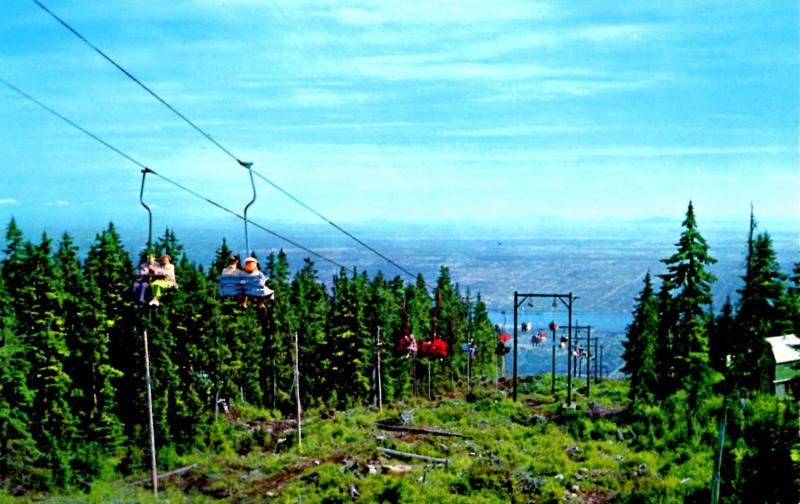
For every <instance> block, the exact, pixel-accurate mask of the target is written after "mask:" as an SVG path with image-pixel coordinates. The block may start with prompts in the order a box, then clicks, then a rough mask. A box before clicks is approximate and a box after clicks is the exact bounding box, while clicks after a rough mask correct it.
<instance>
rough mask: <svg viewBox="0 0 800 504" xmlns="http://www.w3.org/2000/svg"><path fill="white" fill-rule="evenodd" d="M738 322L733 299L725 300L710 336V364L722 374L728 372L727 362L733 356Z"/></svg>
mask: <svg viewBox="0 0 800 504" xmlns="http://www.w3.org/2000/svg"><path fill="white" fill-rule="evenodd" d="M736 330H737V329H736V321H735V319H734V315H733V303H731V297H730V296H727V297H726V298H725V304H723V305H722V312H720V314H719V315H717V316H716V317H715V318H714V326H713V329H712V330H711V331H710V334H709V342H708V344H709V362H710V364H711V366H712V367H713V368H714V369H716V370H717V371H719V372H721V373H725V372H726V371H727V360H728V358H729V356H731V355H733V347H732V345H733V340H734V338H735V335H736Z"/></svg>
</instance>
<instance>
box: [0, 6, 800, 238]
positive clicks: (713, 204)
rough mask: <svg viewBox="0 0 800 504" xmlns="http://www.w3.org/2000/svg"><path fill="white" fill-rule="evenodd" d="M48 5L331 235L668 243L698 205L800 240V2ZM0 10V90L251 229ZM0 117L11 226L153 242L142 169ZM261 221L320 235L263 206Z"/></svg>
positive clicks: (202, 172) (200, 214) (239, 194)
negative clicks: (351, 227)
mask: <svg viewBox="0 0 800 504" xmlns="http://www.w3.org/2000/svg"><path fill="white" fill-rule="evenodd" d="M45 3H46V4H47V5H48V6H49V7H50V8H51V9H53V10H54V11H55V12H56V13H57V14H58V15H60V16H61V17H63V18H64V19H65V20H66V21H67V22H69V23H71V24H72V25H73V26H74V27H75V28H77V29H78V30H79V31H81V32H82V33H83V34H84V35H85V36H86V37H87V38H88V39H89V40H91V41H92V42H94V43H95V44H97V45H98V46H99V47H101V48H102V49H103V50H104V51H106V52H107V53H108V54H109V55H111V56H112V57H113V58H115V59H116V60H117V61H118V62H120V63H121V64H122V65H123V66H125V67H126V68H127V69H128V70H130V71H131V72H132V73H133V74H134V75H136V76H137V77H139V78H140V79H141V80H143V81H144V82H145V83H147V84H148V85H149V86H151V87H152V88H153V89H154V90H155V91H156V92H158V93H159V94H160V95H161V96H163V97H164V98H165V99H166V100H167V101H169V102H170V103H171V104H173V105H174V106H175V107H176V108H177V109H179V110H181V111H182V112H183V113H184V114H186V115H187V116H188V117H190V118H192V119H193V120H194V121H195V122H196V123H197V124H199V125H200V126H201V127H202V128H204V129H205V130H206V131H208V132H209V133H210V134H211V135H212V136H214V138H216V139H217V140H219V141H220V142H221V143H222V144H223V145H225V146H226V147H227V148H229V149H230V150H232V151H233V152H234V153H235V154H236V155H238V156H239V157H240V158H242V159H245V160H251V161H253V162H254V163H255V164H254V167H255V168H256V169H258V170H259V171H260V172H261V173H263V174H265V175H267V176H269V177H270V178H272V179H273V180H274V181H275V182H277V183H278V184H280V185H282V186H283V187H284V188H285V189H287V190H288V191H290V192H292V193H293V194H295V195H296V196H298V197H300V198H301V199H303V200H304V201H306V202H307V203H309V204H311V205H312V206H314V207H315V208H317V209H318V210H319V211H321V212H322V213H324V214H326V215H327V216H329V217H330V218H332V219H333V220H336V221H340V222H343V223H354V222H362V221H372V220H378V221H398V222H411V223H415V222H425V223H431V222H439V221H442V222H453V221H458V222H460V223H462V224H463V223H470V222H475V223H484V224H486V223H489V224H491V223H492V222H495V221H499V220H514V219H523V220H525V221H526V222H528V223H529V224H530V223H533V225H535V223H536V222H538V221H537V219H554V218H558V219H569V220H579V221H597V220H627V219H653V218H671V219H672V218H674V219H680V218H681V217H682V216H683V214H684V212H685V209H686V204H687V202H688V201H689V200H690V199H692V200H693V201H694V203H695V206H696V209H697V213H698V216H699V218H700V221H701V225H702V223H703V221H731V222H734V223H735V224H736V225H739V226H743V228H742V229H744V226H746V222H747V218H748V213H749V205H750V202H751V201H752V202H753V203H754V205H755V208H756V212H757V215H758V217H759V220H760V221H761V222H762V224H763V226H764V227H767V228H769V227H770V226H775V227H778V226H782V227H784V228H786V227H789V228H790V229H791V228H794V229H797V222H798V218H799V216H800V201H799V198H800V196H799V194H800V173H799V172H800V170H799V169H798V24H799V23H798V4H797V2H795V1H779V2H769V1H764V2H762V1H759V2H755V1H753V2H722V1H719V2H717V1H709V2H675V3H672V2H651V1H641V2H638V1H631V2H613V3H610V4H604V3H595V2H557V1H554V2H535V1H529V0H526V1H516V0H509V1H492V2H487V1H472V0H462V1H452V0H445V1H439V2H428V1H426V2H421V1H419V2H418V1H410V0H408V1H400V2H388V1H369V0H361V1H359V0H354V1H333V0H331V1H291V2H290V1H288V0H259V1H255V0H227V1H223V0H175V1H172V2H169V3H167V2H152V1H141V0H139V1H132V0H127V1H116V0H108V1H104V2H85V1H77V0H63V1H56V0H49V1H45ZM3 7H4V9H3V14H4V15H3V16H2V18H1V19H0V33H2V37H0V77H2V78H4V79H6V80H8V81H10V82H11V83H13V84H15V85H17V86H19V87H20V88H22V89H24V90H25V91H27V92H28V93H30V94H32V95H33V96H35V97H37V98H38V99H40V100H42V101H44V102H45V103H47V104H49V105H50V106H52V107H53V108H55V109H57V110H59V111H60V112H61V113H63V114H64V115H66V116H68V117H70V118H71V119H73V120H75V121H76V122H78V123H80V124H81V125H83V126H84V127H86V128H87V129H89V130H91V131H93V132H94V133H96V134H98V135H99V136H101V137H103V138H104V139H106V140H108V141H109V142H111V143H113V144H114V145H115V146H117V147H119V148H120V149H122V150H124V151H126V152H127V153H129V154H130V155H132V156H133V157H135V158H136V159H138V160H140V161H142V162H143V163H145V164H146V165H148V166H151V167H152V168H153V169H155V170H157V171H158V172H160V173H163V174H164V175H166V176H168V177H170V178H172V179H174V180H176V181H179V182H181V183H183V184H185V185H187V186H189V187H191V188H193V189H195V190H197V191H200V192H202V193H204V194H207V195H208V196H209V197H211V198H213V199H216V200H218V201H219V202H221V203H222V204H225V205H229V206H230V207H232V208H235V209H237V210H239V209H241V208H242V207H243V206H244V204H245V203H246V202H247V200H248V199H249V194H248V192H249V186H248V180H247V178H246V173H245V172H244V171H243V170H242V169H241V168H239V167H238V166H237V165H236V164H235V163H234V162H233V161H232V160H231V159H230V158H228V157H226V156H225V155H224V154H223V153H222V152H220V151H219V150H217V149H216V148H215V147H214V146H213V145H211V144H210V143H209V142H207V141H205V140H204V139H203V138H202V137H201V136H199V135H198V134H197V133H196V132H195V131H193V130H191V129H190V128H189V127H188V126H187V125H186V124H184V123H182V122H181V121H180V120H179V119H178V118H177V117H175V116H174V115H172V114H171V113H170V112H169V111H168V110H166V109H165V108H164V107H163V106H162V105H161V104H159V103H158V102H156V101H155V100H154V99H152V98H151V97H150V96H148V95H147V94H145V92H144V91H142V90H141V89H140V88H138V87H137V86H136V85H134V84H133V83H132V82H131V81H129V80H127V79H126V78H125V77H124V76H123V75H122V74H121V73H120V72H119V71H118V70H116V69H115V68H114V67H112V66H111V65H110V64H108V63H107V62H106V61H104V60H102V59H101V58H100V57H99V56H98V55H97V54H95V53H94V52H93V51H92V50H91V49H89V48H88V47H86V46H85V45H83V44H82V43H81V42H80V41H79V40H78V39H76V38H75V37H74V36H73V35H72V34H70V33H69V32H67V31H66V30H65V29H63V28H62V27H61V26H60V25H58V24H57V23H56V22H55V21H54V20H53V19H52V18H50V17H49V16H48V15H47V14H46V13H44V12H43V11H42V10H40V9H39V8H38V7H37V6H36V5H35V4H34V3H32V2H30V1H27V0H8V1H7V2H4V6H3ZM0 111H1V112H2V120H0V152H1V153H2V160H3V161H2V173H3V183H2V185H0V219H2V220H3V221H4V222H5V221H7V220H8V218H9V217H10V216H11V215H15V216H17V218H18V219H20V220H21V221H22V222H25V221H26V219H27V220H30V221H35V220H36V219H38V220H39V221H42V220H44V221H48V222H54V223H59V224H60V225H57V226H58V227H57V230H59V231H60V230H61V229H65V228H66V229H69V228H70V223H75V224H76V225H77V223H81V224H82V225H84V224H85V225H88V226H91V227H92V229H94V230H98V229H100V228H101V227H102V226H103V225H104V224H105V223H107V222H108V221H109V220H113V221H115V222H124V221H126V220H128V221H130V220H136V219H142V218H143V215H144V214H143V210H141V208H140V207H139V206H138V189H139V180H140V174H139V171H138V168H137V167H136V166H134V165H132V164H129V163H128V162H127V161H125V160H124V159H122V158H120V157H118V156H117V155H116V154H114V153H112V152H110V151H108V150H107V149H106V148H105V147H103V146H101V145H99V144H97V143H95V142H93V141H92V140H90V139H88V138H86V137H85V136H83V135H82V134H80V133H79V132H77V131H74V130H72V129H70V128H69V127H68V126H66V125H64V124H63V123H61V122H59V121H58V120H56V119H54V118H53V117H51V116H49V115H47V114H46V113H45V112H43V111H41V110H39V109H37V108H36V107H35V106H33V105H31V104H30V103H27V102H25V101H23V100H21V99H20V98H19V97H18V96H16V95H15V94H14V93H12V92H11V91H8V90H7V89H5V88H2V87H0ZM147 197H148V201H150V202H151V203H152V205H153V207H154V212H155V219H156V221H157V223H167V224H173V225H178V224H180V223H182V224H184V225H189V224H191V223H195V222H196V223H203V224H209V223H213V222H220V223H221V224H220V225H221V226H222V227H224V226H226V225H228V224H230V218H228V217H226V216H225V215H224V214H221V213H220V212H219V211H218V210H216V209H214V208H213V207H211V206H209V205H207V204H205V203H203V202H201V201H198V200H195V199H193V197H191V196H188V195H185V194H178V193H175V192H174V189H173V188H171V187H169V186H167V185H165V184H164V183H163V182H160V181H158V180H154V181H153V182H152V183H149V187H148V193H147ZM251 212H252V213H251V215H252V216H253V217H254V218H255V219H256V220H258V221H260V222H262V223H264V224H266V225H269V226H271V227H273V228H275V229H276V230H280V231H282V230H285V229H286V228H287V226H289V225H290V224H296V223H305V222H315V219H316V218H315V217H314V216H313V215H311V214H309V213H308V212H306V211H305V210H303V209H302V208H300V207H298V206H296V205H295V204H294V203H292V202H291V201H290V200H288V199H286V198H285V197H284V196H282V195H281V194H279V193H277V192H276V191H275V190H273V189H271V188H269V187H268V186H266V185H264V184H259V200H258V202H257V204H256V205H255V206H254V207H253V209H252V211H251ZM157 225H159V224H157ZM161 225H163V224H161ZM51 228H52V226H51Z"/></svg>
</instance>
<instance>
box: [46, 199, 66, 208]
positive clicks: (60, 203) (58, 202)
mask: <svg viewBox="0 0 800 504" xmlns="http://www.w3.org/2000/svg"><path fill="white" fill-rule="evenodd" d="M45 204H46V205H47V206H69V201H67V200H61V199H60V200H54V201H48V202H47V203H45Z"/></svg>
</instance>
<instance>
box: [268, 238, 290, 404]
mask: <svg viewBox="0 0 800 504" xmlns="http://www.w3.org/2000/svg"><path fill="white" fill-rule="evenodd" d="M266 269H267V271H266V273H267V275H268V276H269V281H268V285H269V288H270V289H272V290H273V291H274V292H275V301H274V302H273V303H270V305H269V307H268V310H267V314H266V317H265V319H264V322H263V323H264V329H263V330H264V333H265V334H266V338H265V340H264V350H263V353H262V362H264V363H265V364H266V365H265V366H262V368H261V369H262V372H261V381H262V383H263V385H262V387H263V390H264V391H265V401H264V402H265V403H266V404H267V405H269V406H270V407H272V408H278V409H281V410H284V411H290V410H291V408H292V406H293V405H294V398H293V397H291V388H292V383H293V379H294V378H293V369H294V366H293V358H292V352H294V331H295V329H296V328H297V322H296V320H295V317H294V313H293V309H292V303H291V284H290V283H289V260H288V258H287V257H286V253H285V252H284V251H283V249H281V250H280V251H279V252H278V254H277V255H276V254H270V255H269V257H267V268H266Z"/></svg>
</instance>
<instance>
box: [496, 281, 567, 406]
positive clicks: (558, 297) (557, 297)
mask: <svg viewBox="0 0 800 504" xmlns="http://www.w3.org/2000/svg"><path fill="white" fill-rule="evenodd" d="M529 298H550V299H552V300H553V301H554V302H555V301H560V302H561V304H563V305H564V306H565V307H566V308H567V313H568V323H567V331H568V334H570V337H569V338H567V340H568V348H567V354H568V355H571V354H572V337H571V335H572V303H573V302H574V301H575V300H576V299H577V297H575V296H573V295H572V292H569V293H567V294H544V293H521V292H517V291H514V369H513V377H512V382H511V385H512V395H511V398H512V400H513V401H515V402H516V400H517V339H518V336H519V334H518V333H519V322H518V320H517V310H518V309H519V307H520V306H521V305H522V304H523V303H524V302H525V301H526V300H527V299H529ZM571 403H572V360H571V359H570V360H569V361H568V363H567V404H571Z"/></svg>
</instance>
